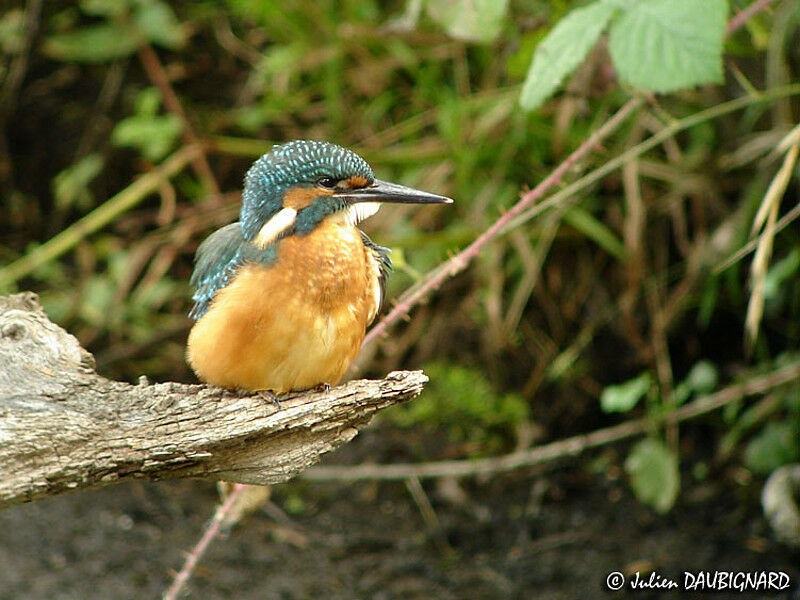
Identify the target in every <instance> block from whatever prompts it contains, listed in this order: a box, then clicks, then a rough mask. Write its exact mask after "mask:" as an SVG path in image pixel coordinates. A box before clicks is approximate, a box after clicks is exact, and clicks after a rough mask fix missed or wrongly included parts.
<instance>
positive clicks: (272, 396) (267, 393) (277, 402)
mask: <svg viewBox="0 0 800 600" xmlns="http://www.w3.org/2000/svg"><path fill="white" fill-rule="evenodd" d="M256 393H257V394H258V395H259V396H261V397H262V398H263V399H264V400H267V401H269V402H271V403H272V404H274V405H275V407H276V408H277V409H278V410H280V409H281V401H280V400H278V396H276V395H275V394H273V393H272V392H271V391H269V390H258V391H257V392H256Z"/></svg>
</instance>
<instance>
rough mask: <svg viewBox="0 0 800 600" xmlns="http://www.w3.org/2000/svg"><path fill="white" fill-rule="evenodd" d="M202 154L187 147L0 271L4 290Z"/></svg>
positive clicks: (102, 225)
mask: <svg viewBox="0 0 800 600" xmlns="http://www.w3.org/2000/svg"><path fill="white" fill-rule="evenodd" d="M199 153H200V148H199V146H184V147H183V148H181V149H180V150H178V151H177V152H176V153H175V154H173V155H172V156H170V157H169V158H167V159H166V160H165V161H164V162H163V163H161V164H160V165H159V166H158V168H156V169H153V170H152V171H150V172H149V173H146V174H144V175H142V176H141V177H139V178H138V179H137V180H136V181H134V182H133V183H132V184H130V185H129V186H128V187H126V188H125V189H124V190H122V191H121V192H118V193H117V194H115V195H114V196H112V197H111V198H109V199H108V200H106V201H105V202H104V203H103V204H101V205H100V206H98V207H97V208H96V209H94V210H93V211H92V212H90V213H89V214H88V215H86V216H85V217H83V218H82V219H81V220H79V221H76V222H75V223H73V224H72V225H70V226H69V227H67V228H66V229H65V230H64V231H62V232H61V233H59V234H58V235H57V236H55V237H54V238H52V239H50V240H48V241H47V242H45V243H44V244H42V245H41V246H39V247H38V248H36V249H34V250H33V251H31V252H30V253H29V254H26V255H25V256H23V257H22V258H20V259H19V260H16V261H15V262H13V263H11V264H10V265H8V266H6V267H4V268H2V269H0V289H3V288H5V287H7V286H8V285H10V284H11V283H13V282H15V281H17V280H18V279H20V278H21V277H24V276H25V275H27V274H29V273H30V272H31V271H33V270H34V269H36V268H37V267H39V266H41V265H43V264H44V263H46V262H47V261H49V260H53V259H54V258H57V257H59V256H61V255H62V254H64V253H65V252H67V251H68V250H69V249H71V248H72V247H73V246H75V245H76V244H77V243H78V242H80V241H81V240H82V239H84V238H85V237H86V236H88V235H89V234H91V233H94V232H95V231H97V230H98V229H100V228H101V227H104V226H105V225H107V224H108V223H109V222H111V221H113V220H114V219H115V218H117V217H118V216H119V215H120V214H122V213H123V212H125V211H127V210H130V209H131V208H133V207H134V206H136V205H137V204H138V203H139V202H141V201H142V200H143V199H144V198H146V197H147V196H148V195H149V194H151V193H153V192H154V191H156V190H157V189H158V187H159V186H160V185H161V184H162V183H163V182H164V181H166V180H167V179H169V178H170V177H172V176H173V175H175V174H176V173H178V172H179V171H181V170H182V169H183V168H184V167H185V166H186V165H187V164H188V163H189V162H191V161H192V159H193V158H194V157H195V156H197V155H198V154H199Z"/></svg>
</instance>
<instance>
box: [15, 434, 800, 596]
mask: <svg viewBox="0 0 800 600" xmlns="http://www.w3.org/2000/svg"><path fill="white" fill-rule="evenodd" d="M377 443H379V440H378V439H377V435H376V434H375V432H374V431H372V432H367V433H366V435H362V436H360V437H359V438H357V439H356V440H355V441H354V442H353V443H352V444H349V445H348V446H352V449H349V448H348V449H343V451H340V452H338V453H336V454H335V455H334V456H332V457H331V459H330V460H331V461H339V460H342V457H344V460H347V459H348V456H349V457H350V458H352V457H353V456H358V455H359V454H360V453H361V452H363V450H364V448H365V447H369V446H370V445H374V444H377ZM619 450H620V451H619V452H618V451H616V450H614V449H606V450H604V451H601V452H595V453H592V454H588V455H585V456H584V457H581V458H578V459H573V460H569V461H566V462H563V463H562V464H560V465H550V466H549V467H548V469H549V470H548V471H542V470H538V471H527V472H515V473H510V474H503V475H498V476H495V477H493V478H490V479H486V480H481V481H477V480H466V481H463V482H461V483H460V485H459V486H458V487H456V486H453V485H447V484H443V483H442V482H438V483H437V482H432V481H427V482H423V487H424V489H425V491H426V495H427V497H428V498H429V499H430V501H431V503H432V505H433V508H434V511H435V515H436V518H437V519H438V527H437V526H436V524H435V523H432V522H431V521H430V518H429V520H428V523H427V524H426V521H425V520H424V519H423V518H422V512H421V511H420V510H419V509H418V508H417V505H416V504H415V502H414V500H413V498H412V495H411V494H409V492H408V489H407V488H406V486H405V485H404V484H403V483H402V482H384V483H373V482H362V483H352V484H338V483H325V484H320V483H311V482H307V481H302V480H295V481H294V482H290V483H288V484H284V485H282V486H276V487H275V488H274V492H273V501H274V502H273V504H272V506H273V510H271V511H269V510H260V511H258V512H256V513H255V514H254V515H252V516H250V517H248V518H247V519H246V520H245V521H244V522H242V523H240V524H239V525H237V526H236V527H235V528H234V529H233V530H232V531H230V532H229V533H228V534H227V535H226V536H225V537H224V538H223V539H218V540H216V541H215V542H214V543H213V544H212V545H211V547H210V549H209V551H208V553H207V554H206V555H205V557H204V558H203V559H202V561H201V563H200V565H199V567H198V569H197V571H196V572H195V575H194V576H193V578H192V579H191V580H190V583H189V585H188V588H187V590H186V592H185V594H184V597H191V598H204V599H215V598H237V599H241V600H248V599H259V600H263V599H273V598H274V599H305V598H330V599H351V598H359V599H361V598H369V599H385V600H390V599H394V598H402V599H407V598H408V599H417V598H419V599H422V598H436V599H462V598H469V599H472V598H477V599H481V598H487V599H488V598H503V599H505V598H520V599H522V598H525V599H531V598H543V599H545V598H546V599H560V598H595V597H613V596H614V595H615V594H613V593H612V592H609V591H608V590H607V588H606V587H605V581H606V577H607V576H608V574H609V573H611V572H613V571H620V572H623V573H625V574H626V575H628V576H630V575H631V574H632V573H634V572H636V571H637V570H638V571H640V572H641V573H642V574H644V573H649V572H650V571H652V570H653V569H655V571H656V572H657V573H658V574H659V576H661V577H664V578H670V579H674V580H675V581H677V582H678V583H679V584H683V577H684V575H683V573H684V571H690V572H694V573H696V572H698V571H701V570H702V571H717V570H719V571H762V570H764V571H783V572H785V573H787V574H788V576H789V577H790V578H791V585H790V586H789V588H788V589H786V590H783V591H780V592H768V593H760V592H755V593H754V592H748V593H744V594H742V593H734V592H716V593H710V594H708V593H706V594H700V593H698V592H692V593H689V592H685V591H683V592H682V591H680V590H669V591H668V590H661V589H655V590H639V591H637V592H636V593H631V592H628V593H629V595H632V596H634V597H636V598H642V599H645V598H678V597H703V596H708V597H712V598H715V599H719V598H772V599H776V598H777V599H781V600H789V599H792V600H798V599H800V552H798V551H796V550H795V551H792V550H789V549H787V548H786V547H784V546H781V545H780V544H778V543H777V542H775V541H774V540H773V539H772V537H771V534H770V531H769V530H768V527H767V524H766V523H765V521H764V519H763V517H762V516H761V510H760V506H759V500H758V493H759V490H760V486H761V482H760V481H759V480H756V479H753V478H748V477H746V476H744V475H743V472H742V471H741V469H739V470H737V469H736V468H734V467H726V468H725V470H722V471H721V472H719V473H715V474H714V477H711V478H708V479H705V480H704V481H696V480H695V479H693V478H692V477H691V475H689V474H684V476H683V485H684V489H683V491H682V493H681V496H680V498H679V501H678V504H677V506H676V507H675V508H674V509H673V510H672V511H671V512H670V513H669V514H667V515H658V514H656V513H654V512H653V511H652V510H651V509H649V508H647V507H645V506H643V505H642V504H640V503H639V502H638V501H637V500H636V499H635V498H634V497H633V496H632V494H631V493H630V491H629V489H628V487H627V484H626V482H625V480H624V476H621V471H620V469H619V467H618V466H615V465H618V464H619V463H620V462H621V458H620V457H622V456H624V448H619ZM348 453H349V454H348ZM598 464H603V465H605V466H604V467H603V468H602V469H598V468H597V465H598ZM554 467H557V468H554ZM451 483H452V482H451ZM216 501H217V493H216V488H215V486H214V485H213V484H211V483H208V482H202V481H175V482H162V483H150V482H138V481H137V482H128V483H124V484H120V485H116V486H113V487H109V488H105V489H100V490H94V491H91V492H83V493H79V494H72V495H66V496H60V497H54V498H49V499H46V500H42V501H38V502H35V503H32V504H27V505H21V506H17V507H12V508H10V509H7V510H4V511H2V512H0V598H3V599H16V598H24V599H30V600H34V599H48V600H52V599H86V598H101V599H102V598H110V599H113V600H122V599H124V598H158V597H160V595H161V594H162V593H163V591H164V590H165V589H166V587H167V586H168V585H169V583H170V582H171V580H172V574H171V571H172V570H177V569H179V568H180V566H181V565H182V563H183V560H184V553H185V551H186V550H188V549H189V548H190V547H191V546H192V545H193V544H194V543H195V542H196V541H197V540H198V538H199V536H200V535H201V532H202V529H203V527H204V525H205V523H206V522H207V520H208V519H209V517H210V515H211V514H212V512H213V510H214V507H215V504H216ZM275 506H279V507H282V510H283V511H287V512H289V513H291V514H290V515H289V516H286V513H284V516H283V517H281V515H278V517H277V519H278V520H277V521H276V520H275V518H273V517H275V512H276V510H275V509H274V507H275ZM268 513H270V514H268ZM663 581H664V580H662V582H663ZM619 594H621V593H617V595H619Z"/></svg>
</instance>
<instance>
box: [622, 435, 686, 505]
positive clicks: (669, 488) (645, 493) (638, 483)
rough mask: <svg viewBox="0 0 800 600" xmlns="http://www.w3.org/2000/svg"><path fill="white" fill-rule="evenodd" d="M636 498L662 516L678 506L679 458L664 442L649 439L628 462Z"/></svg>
mask: <svg viewBox="0 0 800 600" xmlns="http://www.w3.org/2000/svg"><path fill="white" fill-rule="evenodd" d="M625 471H626V472H627V473H628V476H629V478H630V484H631V489H633V493H634V494H636V497H637V498H638V499H639V500H640V501H641V502H644V503H645V504H648V505H649V506H652V507H653V508H654V509H655V510H656V511H657V512H659V513H662V514H663V513H666V512H668V511H669V509H670V508H672V506H673V505H674V504H675V500H676V498H677V497H678V492H679V491H680V487H681V478H680V471H679V470H678V459H677V457H676V456H675V455H674V454H672V452H670V451H669V448H667V446H666V445H665V444H664V442H662V441H661V440H658V439H655V438H647V439H645V440H642V441H641V442H639V443H638V444H636V445H635V446H634V447H633V449H632V450H631V453H630V454H629V455H628V458H627V460H626V461H625Z"/></svg>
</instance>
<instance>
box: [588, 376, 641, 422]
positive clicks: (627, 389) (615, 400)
mask: <svg viewBox="0 0 800 600" xmlns="http://www.w3.org/2000/svg"><path fill="white" fill-rule="evenodd" d="M650 383H651V378H650V373H647V372H644V373H642V374H641V375H639V376H638V377H636V378H635V379H630V380H628V381H626V382H625V383H620V384H619V385H609V386H608V387H606V388H605V389H604V390H603V393H602V394H600V408H602V409H603V412H607V413H611V412H627V411H629V410H631V409H632V408H633V407H634V406H636V404H637V403H638V402H639V400H641V399H642V398H643V397H644V395H645V394H646V393H647V390H649V389H650Z"/></svg>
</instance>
